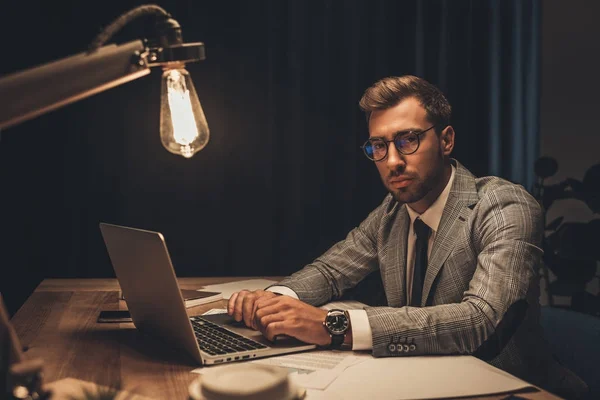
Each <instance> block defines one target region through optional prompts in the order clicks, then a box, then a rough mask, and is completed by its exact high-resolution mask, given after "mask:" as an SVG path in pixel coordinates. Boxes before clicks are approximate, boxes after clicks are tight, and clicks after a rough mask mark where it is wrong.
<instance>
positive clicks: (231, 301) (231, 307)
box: [227, 292, 238, 315]
mask: <svg viewBox="0 0 600 400" xmlns="http://www.w3.org/2000/svg"><path fill="white" fill-rule="evenodd" d="M237 297H238V292H235V293H234V294H232V295H231V297H230V298H229V301H228V302H227V314H229V315H233V311H234V310H235V300H236V299H237Z"/></svg>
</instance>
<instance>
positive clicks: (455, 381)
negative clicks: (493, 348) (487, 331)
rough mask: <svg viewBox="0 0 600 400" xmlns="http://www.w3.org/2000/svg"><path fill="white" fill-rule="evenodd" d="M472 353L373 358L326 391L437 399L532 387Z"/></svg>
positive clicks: (335, 394) (338, 395)
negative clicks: (465, 354)
mask: <svg viewBox="0 0 600 400" xmlns="http://www.w3.org/2000/svg"><path fill="white" fill-rule="evenodd" d="M530 386H531V385H530V384H528V383H527V382H524V381H522V380H520V379H518V378H515V377H513V376H512V375H509V374H507V373H505V372H504V371H500V370H497V369H496V368H494V367H491V366H490V365H489V364H487V363H485V362H484V361H481V360H479V359H477V358H475V357H471V356H425V357H386V358H377V359H375V358H373V359H371V360H368V361H365V362H362V363H360V364H357V365H354V366H352V367H350V368H347V369H346V370H345V371H344V373H343V374H341V375H340V376H338V378H337V379H336V380H335V381H334V382H332V383H331V384H330V385H329V386H328V387H327V389H326V390H325V391H324V394H326V395H328V396H329V395H330V396H331V397H332V398H339V399H350V400H352V399H368V398H381V399H384V398H385V399H388V398H393V399H396V400H403V399H436V398H445V397H461V396H477V395H484V394H493V393H503V392H508V391H515V390H519V389H523V388H525V387H530Z"/></svg>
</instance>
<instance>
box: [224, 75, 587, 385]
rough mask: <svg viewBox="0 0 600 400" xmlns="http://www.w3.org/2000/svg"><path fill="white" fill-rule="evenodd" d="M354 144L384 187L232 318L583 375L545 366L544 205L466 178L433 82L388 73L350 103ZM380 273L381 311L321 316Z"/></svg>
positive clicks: (310, 338) (513, 369) (551, 373)
mask: <svg viewBox="0 0 600 400" xmlns="http://www.w3.org/2000/svg"><path fill="white" fill-rule="evenodd" d="M360 107H361V109H362V110H363V111H364V112H365V113H366V116H367V119H368V124H369V140H367V142H366V143H365V145H364V146H363V149H364V151H365V154H366V156H367V157H368V158H369V159H371V160H373V161H374V163H375V166H376V167H377V169H378V171H379V174H380V175H381V179H382V181H383V184H384V185H385V187H386V188H387V189H388V191H389V192H390V193H389V195H387V196H386V197H385V199H384V200H383V202H382V203H381V205H380V206H379V207H377V208H376V209H375V210H374V211H373V212H371V214H370V215H369V216H368V217H367V218H366V219H365V220H364V221H363V222H362V223H361V224H360V225H359V226H358V227H357V228H355V229H353V230H352V231H351V232H350V233H349V234H348V236H347V237H346V239H345V240H342V241H341V242H339V243H337V244H335V245H334V246H333V247H332V248H331V249H329V250H328V251H327V252H326V253H325V254H323V255H322V256H321V257H319V258H317V259H316V260H315V261H314V262H312V263H311V264H309V265H307V266H305V267H304V268H303V269H302V270H300V271H299V272H296V273H295V274H293V275H291V276H290V277H288V278H286V279H284V280H283V281H281V282H279V283H278V284H277V286H273V287H270V288H268V289H267V290H266V291H262V290H258V291H255V292H249V291H241V292H238V293H235V294H234V295H233V296H232V297H231V298H230V300H229V304H228V312H229V314H231V315H233V316H234V317H235V319H236V320H238V321H241V320H242V319H243V320H244V322H245V324H246V325H248V326H250V327H253V328H255V329H260V330H261V332H262V333H263V334H264V335H265V336H266V337H267V338H269V339H273V338H274V337H275V336H276V335H289V336H293V337H296V338H298V339H300V340H302V341H305V342H309V343H315V344H317V345H320V346H329V347H334V348H351V349H353V350H372V353H373V355H374V356H375V357H385V356H408V355H425V354H473V355H475V356H478V357H480V358H482V359H485V360H486V361H488V362H490V363H491V364H492V365H495V366H497V367H499V368H501V369H504V370H506V371H508V372H509V373H512V374H514V375H516V376H518V377H521V378H523V379H525V380H527V381H529V382H531V383H534V384H537V385H540V386H542V387H544V388H547V389H548V390H551V391H554V392H556V393H562V394H567V393H568V392H565V391H564V390H567V389H568V388H569V387H573V382H575V383H579V384H581V383H582V382H581V381H580V380H578V379H577V377H576V376H574V375H573V374H572V373H569V371H567V370H564V369H562V368H561V367H560V366H558V364H556V363H555V362H554V361H553V360H552V357H551V356H550V353H549V352H548V350H547V348H546V347H545V344H544V342H543V339H542V338H543V334H542V330H541V327H540V325H539V321H538V317H539V301H538V298H539V280H538V277H537V272H538V267H539V263H540V262H541V258H542V249H541V241H542V234H543V226H542V217H541V210H540V207H539V206H538V204H537V202H536V201H535V200H534V198H533V197H532V196H531V195H529V193H527V191H525V190H524V189H523V187H521V186H518V185H515V184H512V183H510V182H508V181H505V180H503V179H500V178H497V177H484V178H475V177H474V176H473V175H472V174H471V173H470V172H469V171H468V170H467V169H466V168H465V167H463V166H462V165H461V164H460V163H458V162H457V161H456V160H454V159H451V158H450V154H451V152H452V150H453V148H454V137H455V133H454V129H453V128H452V126H451V125H450V116H451V107H450V105H449V104H448V101H447V100H446V98H445V97H444V95H443V94H442V93H441V91H440V90H439V89H438V88H436V87H435V86H433V85H431V84H430V83H428V82H426V81H425V80H423V79H420V78H417V77H414V76H402V77H389V78H385V79H382V80H380V81H379V82H376V83H375V84H374V85H373V86H371V87H370V88H368V89H367V90H366V91H365V93H364V95H363V97H362V99H361V101H360ZM376 270H379V272H380V274H381V279H382V282H383V287H384V290H385V294H386V297H387V301H388V306H387V307H367V308H365V309H364V310H349V311H348V312H347V313H344V312H342V311H336V312H333V313H332V312H329V313H328V312H327V311H325V310H322V309H320V308H317V307H316V306H319V305H322V304H324V303H326V302H328V301H331V300H334V299H337V298H340V297H341V296H342V295H343V294H344V292H345V291H346V290H347V289H350V288H353V287H354V286H355V285H357V284H358V283H359V282H360V281H361V280H362V279H364V278H365V277H366V276H367V275H369V274H370V273H371V272H373V271H376Z"/></svg>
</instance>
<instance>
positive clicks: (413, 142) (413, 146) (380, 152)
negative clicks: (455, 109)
mask: <svg viewBox="0 0 600 400" xmlns="http://www.w3.org/2000/svg"><path fill="white" fill-rule="evenodd" d="M433 128H435V125H433V126H431V127H429V128H427V129H425V130H424V131H418V132H416V131H406V132H398V133H397V134H396V136H395V137H394V138H393V139H392V140H385V139H382V138H371V139H369V140H367V141H366V142H365V144H363V145H362V146H361V149H363V151H364V152H365V155H366V156H367V158H368V159H369V160H372V161H381V160H383V159H384V158H385V157H386V156H387V154H388V143H391V142H394V145H395V146H396V150H398V152H399V153H400V154H405V155H408V154H412V153H414V152H415V151H417V150H418V149H419V145H420V144H421V135H422V134H424V133H425V132H427V131H429V130H431V129H433Z"/></svg>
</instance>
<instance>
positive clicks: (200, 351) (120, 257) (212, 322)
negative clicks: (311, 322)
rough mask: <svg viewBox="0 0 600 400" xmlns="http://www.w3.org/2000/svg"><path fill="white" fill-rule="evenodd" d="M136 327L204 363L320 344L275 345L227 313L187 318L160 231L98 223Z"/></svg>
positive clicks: (280, 341)
mask: <svg viewBox="0 0 600 400" xmlns="http://www.w3.org/2000/svg"><path fill="white" fill-rule="evenodd" d="M100 230H101V232H102V237H103V239H104V243H105V244H106V249H107V250H108V255H109V257H110V260H111V263H112V265H113V268H114V270H115V274H116V276H117V280H118V281H119V284H120V286H121V290H122V291H123V295H124V297H125V298H126V299H127V300H126V301H127V306H128V308H129V312H130V314H131V318H132V320H133V323H134V325H135V327H136V328H137V329H138V330H139V331H141V332H144V333H146V334H148V335H151V336H153V337H157V338H159V339H162V340H163V341H165V342H166V343H167V344H168V345H171V346H172V347H174V348H179V349H180V350H182V351H183V352H185V353H186V354H188V355H189V356H191V357H192V358H193V359H194V360H195V361H196V362H197V363H199V364H200V365H213V364H221V363H228V362H235V361H245V360H251V359H256V358H262V357H269V356H274V355H282V354H288V353H295V352H300V351H305V350H310V349H314V348H316V347H317V346H316V345H313V344H307V343H304V342H301V341H299V340H297V339H294V338H290V337H286V338H284V339H277V340H276V342H271V341H269V340H268V339H266V338H265V337H264V336H263V335H262V334H261V333H260V331H255V330H253V329H250V328H248V327H246V326H245V325H244V323H243V322H236V321H235V319H233V317H231V316H229V315H228V314H212V315H201V316H195V317H189V316H188V315H187V312H186V308H185V305H184V302H183V298H182V295H181V291H180V288H179V285H178V283H177V278H176V276H175V270H174V269H173V264H172V263H171V257H170V256H169V251H168V250H167V245H166V242H165V238H164V236H163V235H162V234H161V233H160V232H153V231H148V230H143V229H137V228H131V227H126V226H119V225H113V224H107V223H100Z"/></svg>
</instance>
